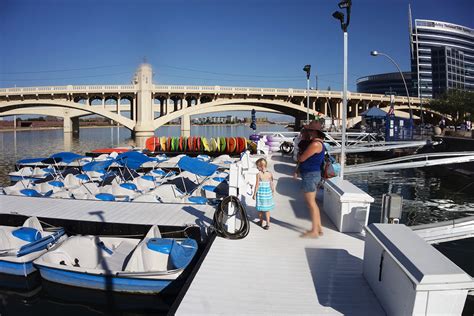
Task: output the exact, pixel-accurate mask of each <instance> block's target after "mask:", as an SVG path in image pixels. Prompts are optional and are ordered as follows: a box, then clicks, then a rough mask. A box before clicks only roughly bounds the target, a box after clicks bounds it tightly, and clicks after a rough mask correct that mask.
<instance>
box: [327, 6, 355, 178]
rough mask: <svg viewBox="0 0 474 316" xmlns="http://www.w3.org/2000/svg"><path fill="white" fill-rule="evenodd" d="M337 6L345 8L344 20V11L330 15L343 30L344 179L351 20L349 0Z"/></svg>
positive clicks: (342, 156)
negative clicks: (348, 34) (348, 51)
mask: <svg viewBox="0 0 474 316" xmlns="http://www.w3.org/2000/svg"><path fill="white" fill-rule="evenodd" d="M338 5H339V8H340V9H345V10H346V18H347V19H346V21H344V13H342V12H340V11H336V12H334V13H333V14H332V16H333V17H334V18H335V19H336V20H338V21H339V22H340V23H341V29H342V31H343V32H344V86H343V92H342V140H341V141H342V144H341V145H342V146H341V171H340V173H339V177H340V178H341V179H344V165H345V162H346V125H347V123H346V122H347V28H348V27H349V22H350V20H351V6H352V1H351V0H343V1H341V2H339V4H338Z"/></svg>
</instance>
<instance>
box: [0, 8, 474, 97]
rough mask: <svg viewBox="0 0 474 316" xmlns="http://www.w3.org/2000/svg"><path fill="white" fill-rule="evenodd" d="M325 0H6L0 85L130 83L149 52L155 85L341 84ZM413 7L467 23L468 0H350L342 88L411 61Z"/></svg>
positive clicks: (421, 13) (338, 36) (338, 45)
mask: <svg viewBox="0 0 474 316" xmlns="http://www.w3.org/2000/svg"><path fill="white" fill-rule="evenodd" d="M337 2H338V1H332V0H312V1H309V0H285V1H281V0H149V1H144V0H135V1H129V0H127V1H125V0H118V1H99V0H79V1H76V0H41V1H38V0H1V1H0V42H1V43H2V48H1V49H0V87H13V86H15V85H16V86H45V85H66V84H104V83H110V84H116V83H123V84H127V83H129V82H130V80H131V78H132V76H133V73H134V71H135V69H136V68H137V66H138V64H139V63H140V62H142V61H143V59H144V57H145V58H146V60H147V61H148V62H149V63H150V64H152V66H153V69H154V71H155V77H154V81H155V83H158V84H184V85H191V84H193V85H194V84H201V85H228V86H255V87H293V88H305V87H306V80H305V79H306V78H305V74H304V72H303V71H302V67H303V66H304V65H305V64H311V65H312V67H313V71H312V76H311V80H312V83H311V86H315V80H314V74H315V73H317V74H318V87H319V88H320V89H327V88H328V87H329V86H330V87H331V89H332V90H340V89H342V44H343V43H342V40H343V37H342V36H343V35H342V31H341V29H340V26H339V22H338V21H336V20H335V19H334V18H333V17H332V16H331V15H332V13H333V11H335V10H336V9H338V8H337ZM409 3H411V5H412V12H413V17H414V18H418V19H434V20H442V21H447V22H451V23H456V24H461V25H465V26H468V27H471V28H472V27H474V25H473V21H474V19H473V12H474V1H472V0H450V1H440V0H430V1H428V0H419V1H418V0H417V1H405V0H383V1H382V0H379V1H375V0H354V1H353V7H352V15H351V23H350V26H349V89H350V90H353V91H355V80H356V79H357V78H358V77H361V76H364V75H367V74H373V73H381V72H390V71H395V69H394V67H393V65H392V64H390V63H389V62H388V60H386V59H384V58H374V57H371V56H369V51H370V50H373V49H377V50H379V51H382V52H385V53H387V54H389V55H391V56H392V57H393V58H394V59H395V60H396V61H397V62H398V63H399V64H400V66H401V68H402V69H403V70H408V69H409V56H410V53H409V36H408V4H409Z"/></svg>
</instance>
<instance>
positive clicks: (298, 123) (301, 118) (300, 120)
mask: <svg viewBox="0 0 474 316" xmlns="http://www.w3.org/2000/svg"><path fill="white" fill-rule="evenodd" d="M305 121H306V116H305V115H296V116H295V131H299V130H300V129H301V128H303V124H304V122H305Z"/></svg>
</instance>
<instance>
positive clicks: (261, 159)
mask: <svg viewBox="0 0 474 316" xmlns="http://www.w3.org/2000/svg"><path fill="white" fill-rule="evenodd" d="M262 162H263V163H264V164H265V167H266V166H268V163H267V160H266V159H265V158H260V159H258V160H257V161H256V162H255V165H256V166H257V167H258V165H259V164H261V163H262Z"/></svg>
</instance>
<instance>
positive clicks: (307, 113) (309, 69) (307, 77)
mask: <svg viewBox="0 0 474 316" xmlns="http://www.w3.org/2000/svg"><path fill="white" fill-rule="evenodd" d="M303 71H305V72H306V124H309V76H310V74H311V65H305V66H304V67H303Z"/></svg>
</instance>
